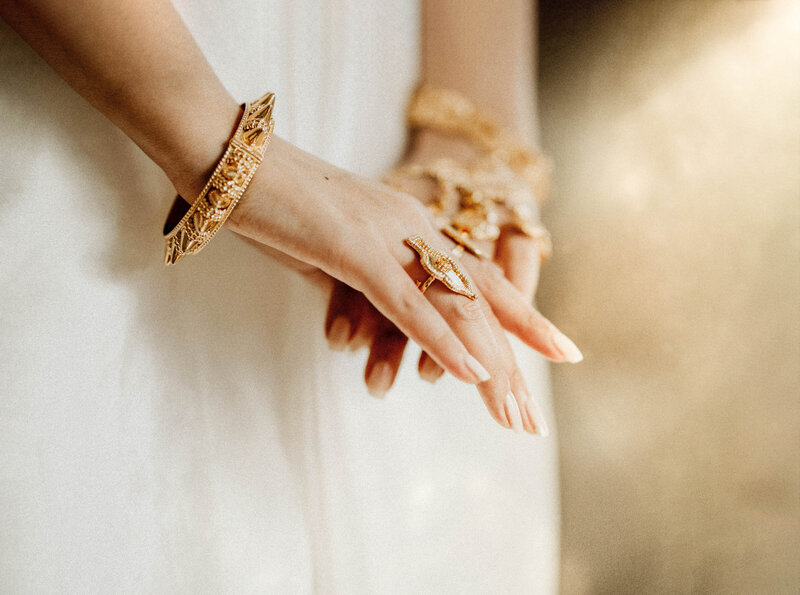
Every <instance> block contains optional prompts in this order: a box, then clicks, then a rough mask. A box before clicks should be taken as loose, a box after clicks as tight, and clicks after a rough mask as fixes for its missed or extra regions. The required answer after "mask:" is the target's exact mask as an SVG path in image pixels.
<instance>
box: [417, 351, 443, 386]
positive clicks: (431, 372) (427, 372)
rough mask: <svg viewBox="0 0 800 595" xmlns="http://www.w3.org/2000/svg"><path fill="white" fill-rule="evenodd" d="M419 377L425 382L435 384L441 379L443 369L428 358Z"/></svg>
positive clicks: (423, 363)
mask: <svg viewBox="0 0 800 595" xmlns="http://www.w3.org/2000/svg"><path fill="white" fill-rule="evenodd" d="M419 375H420V377H421V378H422V379H423V380H426V381H428V382H430V383H434V382H436V381H437V380H439V378H441V376H442V369H441V368H440V367H439V364H437V363H436V362H435V361H433V360H432V359H431V358H429V357H426V358H425V361H423V362H422V366H421V367H420V369H419Z"/></svg>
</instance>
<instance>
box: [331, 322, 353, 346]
mask: <svg viewBox="0 0 800 595" xmlns="http://www.w3.org/2000/svg"><path fill="white" fill-rule="evenodd" d="M348 341H350V321H349V320H347V318H345V317H344V316H338V317H336V319H335V320H334V321H333V324H331V330H330V331H328V343H329V344H330V347H331V349H335V350H336V351H343V350H344V348H345V347H347V343H348Z"/></svg>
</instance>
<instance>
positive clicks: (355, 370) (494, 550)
mask: <svg viewBox="0 0 800 595" xmlns="http://www.w3.org/2000/svg"><path fill="white" fill-rule="evenodd" d="M178 8H179V10H180V11H181V13H182V14H183V16H184V18H185V20H186V22H187V25H188V26H189V27H190V29H191V30H192V32H193V33H194V34H195V36H196V38H197V40H198V42H199V44H200V45H201V47H202V49H203V51H204V52H205V53H206V55H207V56H208V59H209V60H210V62H211V64H212V66H213V67H214V69H215V70H216V71H217V73H218V74H219V76H220V77H221V79H222V80H223V82H224V83H225V85H226V86H227V87H228V88H229V89H230V90H231V91H232V92H233V94H234V95H235V96H236V97H237V98H239V99H241V100H243V101H244V100H246V99H249V98H254V97H256V96H258V95H260V94H261V93H263V92H264V91H265V90H274V91H275V92H276V94H277V111H276V119H277V134H279V135H282V136H284V137H285V138H287V139H288V140H290V141H292V142H295V143H296V144H298V145H300V146H301V147H302V148H304V149H306V150H309V151H311V152H313V153H315V154H317V155H319V156H321V157H323V158H325V159H328V160H330V161H332V162H334V163H336V164H337V165H340V166H343V167H346V168H349V169H351V170H354V171H356V172H358V173H361V174H364V175H368V176H379V175H380V174H381V173H382V172H383V171H385V170H386V169H387V168H388V167H390V166H391V165H392V164H393V163H394V162H395V161H396V159H397V158H398V157H399V156H400V155H401V153H402V150H403V143H404V123H403V110H404V107H405V103H406V101H407V99H408V96H409V93H410V91H411V89H412V88H413V85H414V84H415V81H416V77H417V71H418V42H419V39H418V7H417V6H416V4H415V3H413V2H381V3H370V2H356V1H355V0H337V1H333V0H331V1H327V2H315V1H312V0H305V1H297V0H285V1H281V0H273V1H270V2H257V1H255V0H254V1H252V2H212V1H211V0H207V1H205V2H190V1H189V0H182V1H181V2H179V6H178ZM0 27H1V28H0V80H1V81H2V84H1V85H0V89H2V90H1V91H0V113H1V114H2V120H1V121H0V131H1V132H2V139H3V147H2V163H3V166H2V168H1V169H0V238H2V239H0V242H2V244H1V245H2V251H0V299H1V301H0V375H1V378H2V385H1V387H0V391H2V398H0V536H2V537H0V591H2V592H3V593H37V594H39V593H310V592H317V593H347V594H351V593H522V592H528V593H530V592H533V593H552V592H554V591H555V590H556V580H557V546H558V539H557V537H558V525H559V519H558V507H557V482H556V460H555V457H556V448H555V440H554V438H552V437H551V438H549V439H548V440H541V439H536V438H532V437H530V436H527V435H523V436H517V435H515V434H513V433H511V432H509V431H507V430H503V429H502V428H500V427H499V426H497V425H496V424H495V423H494V422H493V421H492V420H491V418H490V417H489V415H488V414H487V412H486V411H485V409H484V406H483V404H482V403H481V401H480V399H479V397H478V396H477V395H476V393H475V392H474V389H472V388H471V387H468V386H466V385H463V384H460V383H458V382H457V381H455V380H453V379H449V378H445V379H443V380H442V381H440V382H439V383H438V384H437V385H436V386H435V387H430V386H429V385H428V384H426V383H424V382H422V381H420V380H419V379H418V377H417V374H416V370H415V360H416V356H417V355H418V350H417V349H415V348H412V349H411V353H409V354H407V356H406V359H405V362H404V366H403V368H402V369H401V371H400V373H399V380H398V386H397V387H396V388H395V389H394V390H392V391H391V392H390V393H389V395H388V397H387V398H386V399H385V400H383V401H378V400H375V399H372V398H371V397H369V396H368V395H367V393H366V390H365V388H364V386H363V380H362V374H363V365H364V359H365V353H364V352H362V353H359V354H355V355H353V354H350V353H341V354H340V353H334V352H330V351H329V350H328V349H327V347H326V344H325V340H324V336H323V321H324V314H325V306H326V296H325V295H322V294H321V292H319V291H317V290H316V289H314V288H312V287H310V286H309V285H308V284H306V282H305V281H303V280H301V279H299V278H297V277H296V276H294V275H293V274H292V273H290V272H288V271H286V270H284V269H283V268H281V267H280V266H278V265H277V264H275V263H273V262H271V261H269V260H267V259H266V258H265V257H264V256H263V255H261V254H260V253H257V252H256V251H255V250H254V249H252V248H250V247H249V246H247V245H245V244H244V243H243V242H241V241H239V240H238V239H237V238H235V237H234V236H233V235H232V234H230V233H227V232H223V233H221V234H219V236H218V237H217V238H215V240H214V242H212V244H211V245H210V246H209V247H208V248H207V249H206V250H205V251H204V252H203V253H202V254H201V255H199V256H196V257H192V258H187V259H185V260H184V261H182V262H181V264H180V265H179V266H177V267H174V268H170V269H166V268H165V267H163V265H162V264H161V262H160V259H161V250H162V243H161V237H160V227H161V224H162V222H163V217H164V215H165V212H166V210H167V207H168V204H169V202H170V201H171V196H172V191H171V187H170V184H169V183H168V181H167V180H166V179H165V177H164V176H163V174H162V173H161V172H160V170H158V169H157V168H156V167H155V166H154V165H153V164H152V163H151V162H149V160H148V159H147V158H146V157H144V156H143V155H142V154H141V152H140V151H139V150H138V149H137V148H136V147H135V146H134V145H133V144H132V143H131V142H130V141H129V140H128V139H127V138H126V137H124V135H123V134H121V133H120V132H119V131H118V130H116V129H115V128H114V127H113V126H112V125H111V124H109V123H108V122H107V121H106V120H105V119H104V118H103V117H102V116H101V115H100V114H98V113H97V112H95V111H94V110H93V109H92V108H91V107H90V106H89V105H88V104H86V103H85V102H84V101H83V100H82V99H81V98H80V97H79V96H78V95H77V94H75V93H74V92H73V91H72V90H71V89H69V87H67V85H66V84H64V83H63V82H62V81H61V80H60V79H58V77H57V76H56V75H55V74H53V72H52V71H51V70H50V69H49V67H48V66H47V65H46V64H45V63H44V62H43V61H42V60H41V59H39V58H38V57H37V56H36V55H35V54H34V53H33V51H32V50H31V49H30V48H28V47H27V46H26V45H25V44H24V43H23V42H22V41H21V40H20V39H19V38H18V37H17V36H16V34H15V33H13V32H12V31H11V30H10V29H9V28H8V27H7V26H6V25H4V24H2V25H0ZM242 48H246V50H247V51H246V52H243V51H242ZM143 84H145V83H144V82H143ZM197 116H198V114H194V115H193V117H197ZM519 351H520V354H521V358H522V361H523V365H524V366H525V369H526V373H527V375H528V378H529V381H530V384H531V386H532V389H533V391H534V392H535V393H536V394H538V395H539V398H540V399H541V400H542V401H543V402H544V404H545V408H546V410H548V417H549V418H550V421H551V424H552V415H550V413H549V405H550V399H549V394H548V393H549V388H548V382H547V373H546V366H545V364H544V362H543V361H542V360H541V358H539V357H538V356H535V355H534V354H532V353H530V352H528V351H523V350H519Z"/></svg>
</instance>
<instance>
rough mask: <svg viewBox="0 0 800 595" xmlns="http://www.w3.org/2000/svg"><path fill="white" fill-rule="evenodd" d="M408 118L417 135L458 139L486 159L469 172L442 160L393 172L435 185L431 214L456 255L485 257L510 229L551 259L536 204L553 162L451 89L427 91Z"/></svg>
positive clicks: (421, 90) (420, 92)
mask: <svg viewBox="0 0 800 595" xmlns="http://www.w3.org/2000/svg"><path fill="white" fill-rule="evenodd" d="M407 116H408V125H409V128H411V129H412V130H415V129H422V128H426V129H429V130H434V131H437V132H440V133H443V134H447V135H451V136H459V137H461V138H464V139H466V140H467V141H469V142H471V143H472V144H474V145H475V146H476V147H477V148H479V149H481V150H482V151H483V153H484V154H483V156H482V157H480V158H478V159H477V160H475V161H474V162H473V163H471V164H469V165H468V166H464V165H462V164H460V163H458V162H456V161H453V160H450V159H439V160H437V161H434V162H432V163H428V164H424V165H420V164H414V165H406V166H403V167H401V168H399V169H397V170H395V172H394V173H399V174H401V175H406V176H409V177H415V178H427V179H430V180H432V181H433V182H435V183H436V185H437V190H436V195H435V196H434V200H433V201H432V202H431V203H430V204H428V209H429V210H430V211H431V213H432V214H433V215H434V216H435V217H436V219H437V223H438V224H439V229H440V230H441V232H442V233H443V234H444V235H446V236H447V237H449V238H450V239H452V240H453V241H455V242H456V243H457V244H458V246H457V247H456V250H458V251H460V252H463V251H467V252H470V253H471V254H473V255H475V256H478V257H480V258H486V257H487V255H486V254H485V253H483V252H482V251H481V249H480V248H479V246H478V245H477V242H487V241H488V242H495V241H497V239H498V237H499V236H500V227H501V225H509V226H511V227H512V228H513V229H516V230H517V231H519V232H520V233H522V234H524V235H526V236H528V237H529V238H531V239H532V240H534V242H535V243H536V245H537V248H538V250H539V257H540V259H541V261H542V262H544V261H545V260H547V259H548V258H549V257H550V255H551V253H552V240H551V237H550V234H549V233H548V231H547V230H546V229H545V228H544V227H543V226H542V225H541V224H540V223H538V222H537V221H536V219H535V217H536V212H537V202H541V199H543V198H544V196H545V194H546V190H547V181H548V180H549V175H550V171H551V162H550V159H549V158H548V157H547V156H546V155H544V154H542V153H540V152H537V151H535V150H533V149H531V148H530V147H527V146H526V145H525V144H523V143H522V142H520V141H519V140H518V139H516V138H515V137H514V135H513V134H511V133H510V132H509V131H508V130H506V129H505V128H503V127H501V126H500V125H498V124H497V123H496V121H495V120H494V118H492V117H491V116H490V115H488V114H486V113H484V112H483V111H481V110H480V109H479V108H478V107H477V106H476V105H475V104H473V103H472V102H471V101H470V100H469V99H468V98H466V97H464V96H463V95H461V94H460V93H457V92H455V91H451V90H449V89H441V88H437V87H432V86H430V85H422V86H421V87H419V89H418V90H417V91H416V93H415V94H414V97H413V98H412V101H411V104H410V106H409V109H408V114H407ZM399 189H400V190H404V189H403V188H399ZM501 214H502V215H503V217H502V220H501Z"/></svg>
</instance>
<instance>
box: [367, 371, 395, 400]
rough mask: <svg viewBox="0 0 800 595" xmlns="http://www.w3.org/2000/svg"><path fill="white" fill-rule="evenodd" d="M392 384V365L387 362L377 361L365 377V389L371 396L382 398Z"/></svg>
mask: <svg viewBox="0 0 800 595" xmlns="http://www.w3.org/2000/svg"><path fill="white" fill-rule="evenodd" d="M391 386H392V366H390V365H389V362H379V363H377V364H375V365H374V366H372V372H370V375H369V378H367V391H368V392H369V394H371V395H372V396H373V397H377V398H379V399H380V398H383V396H384V395H385V394H386V393H387V392H388V391H389V388H391Z"/></svg>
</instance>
